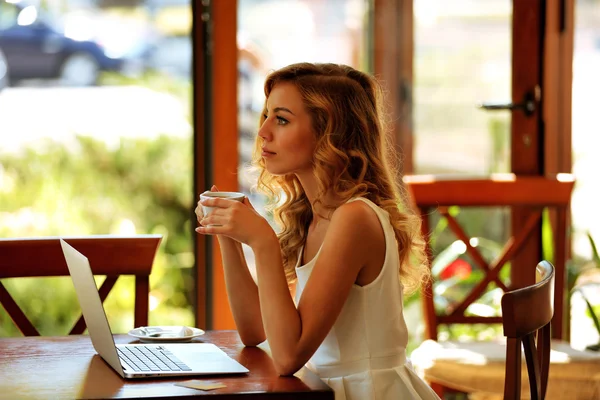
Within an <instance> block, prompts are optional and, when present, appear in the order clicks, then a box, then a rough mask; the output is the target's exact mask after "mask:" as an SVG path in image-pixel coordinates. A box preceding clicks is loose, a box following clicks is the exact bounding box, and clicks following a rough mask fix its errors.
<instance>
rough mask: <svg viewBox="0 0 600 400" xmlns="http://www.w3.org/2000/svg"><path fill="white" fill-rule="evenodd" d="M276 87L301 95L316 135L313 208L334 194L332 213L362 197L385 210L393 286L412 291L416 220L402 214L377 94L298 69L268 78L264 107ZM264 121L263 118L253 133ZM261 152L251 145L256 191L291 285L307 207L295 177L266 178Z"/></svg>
mask: <svg viewBox="0 0 600 400" xmlns="http://www.w3.org/2000/svg"><path fill="white" fill-rule="evenodd" d="M281 82H290V83H292V84H294V85H295V86H296V88H297V89H298V90H299V91H300V94H301V96H302V100H303V103H304V106H305V107H306V110H307V112H308V113H309V115H310V117H311V121H312V127H313V131H314V132H315V134H316V139H317V141H316V149H315V155H314V160H313V166H314V174H315V177H316V178H317V182H318V189H319V190H318V196H317V199H316V202H318V203H322V199H323V196H324V195H325V194H326V193H327V191H328V190H333V191H335V193H336V194H337V198H338V199H340V201H339V203H338V204H333V205H330V207H328V208H330V209H331V211H332V210H333V209H335V208H337V207H339V206H340V205H341V204H343V203H345V202H346V201H347V200H349V199H351V198H355V197H365V198H367V199H369V200H371V201H372V202H373V203H375V204H377V205H378V206H379V207H381V208H382V209H384V210H386V211H387V212H388V213H389V216H390V222H391V224H392V226H393V228H394V231H395V234H396V239H397V242H398V252H399V255H400V271H399V274H400V278H401V279H402V282H403V284H404V286H405V288H406V289H407V291H413V290H416V289H418V288H419V287H420V286H421V284H422V282H423V281H424V279H426V278H427V277H428V276H429V268H428V266H427V257H426V254H425V242H424V240H423V237H422V235H421V219H420V217H419V216H417V215H416V214H415V213H414V212H413V210H412V208H411V207H409V206H408V204H409V203H408V201H407V195H406V191H405V188H404V187H403V185H402V179H401V176H400V173H399V168H398V167H397V165H398V164H399V163H398V162H395V160H396V158H395V157H394V154H393V149H392V146H390V145H389V143H388V141H389V138H388V136H389V135H388V134H387V131H386V128H385V125H386V123H385V122H386V121H385V113H384V109H383V108H384V107H383V101H382V98H383V93H382V89H381V86H380V85H379V83H378V82H377V81H376V80H375V79H374V78H373V77H371V76H370V75H367V74H365V73H363V72H361V71H358V70H356V69H354V68H352V67H349V66H346V65H337V64H310V63H300V64H292V65H289V66H287V67H284V68H282V69H279V70H277V71H274V72H272V73H271V74H270V75H269V76H268V77H267V79H266V81H265V85H264V90H265V96H266V98H267V99H268V97H269V94H270V93H271V90H273V88H274V87H275V86H276V85H277V84H278V83H281ZM265 108H266V101H265ZM263 114H265V113H263ZM264 120H265V117H264V115H263V116H262V117H261V119H260V125H259V126H262V124H263V123H264ZM261 145H262V139H261V138H260V137H257V140H256V144H255V150H254V156H253V161H252V163H253V166H254V167H255V168H257V169H258V175H259V176H258V182H257V185H256V188H257V190H258V191H260V192H262V193H264V194H266V195H267V196H268V197H269V199H270V202H269V209H270V210H271V211H272V212H273V215H274V217H275V220H276V221H277V222H278V223H279V224H280V226H281V228H282V230H281V231H280V233H279V241H280V244H281V252H282V256H283V264H284V269H285V273H286V277H287V279H288V282H293V281H294V280H295V279H296V271H295V266H296V263H297V261H298V257H299V256H300V249H301V248H302V246H303V244H304V242H305V240H306V236H307V231H308V226H309V224H310V222H311V220H312V217H313V207H312V206H311V204H310V202H309V201H308V198H307V197H306V194H305V192H304V190H303V188H302V185H301V184H300V181H299V180H298V178H297V177H296V176H295V175H294V174H289V175H284V176H276V175H272V174H270V173H269V172H268V171H267V170H266V168H265V163H264V160H263V159H262V157H261Z"/></svg>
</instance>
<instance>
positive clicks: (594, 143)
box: [0, 0, 600, 347]
mask: <svg viewBox="0 0 600 400" xmlns="http://www.w3.org/2000/svg"><path fill="white" fill-rule="evenodd" d="M576 4H577V5H576V34H575V55H574V82H573V132H572V133H573V153H574V157H573V160H574V165H573V170H574V172H575V174H576V176H577V179H578V183H577V187H576V191H575V193H574V196H573V224H574V229H573V238H574V241H573V250H574V262H585V260H589V258H590V254H591V250H590V246H589V242H588V241H587V239H586V236H585V233H586V232H587V231H590V232H591V234H592V236H593V237H595V238H596V239H597V240H600V239H599V238H600V213H599V212H598V211H596V210H597V207H594V205H595V204H593V201H594V199H596V198H598V195H599V193H598V189H597V185H595V181H596V179H595V171H598V170H600V165H599V164H600V158H598V157H597V156H595V150H596V149H598V148H599V144H600V143H599V142H598V141H599V140H600V139H599V137H600V136H599V135H597V128H595V125H597V124H595V121H593V120H592V118H594V117H595V112H596V111H595V110H596V108H597V101H596V100H595V99H596V98H597V94H598V93H599V92H600V80H599V79H598V78H597V71H600V2H598V1H593V0H577V2H576ZM372 7H373V1H372V0H238V10H237V12H238V32H237V40H238V47H239V63H238V71H239V75H238V94H239V107H238V120H239V127H240V128H239V129H240V130H239V138H240V141H239V149H240V160H239V162H240V175H239V177H240V187H241V189H242V190H243V191H245V192H246V193H250V188H251V186H252V184H253V180H254V178H253V177H252V176H249V175H248V174H247V173H246V170H245V168H244V167H245V165H246V163H247V162H248V161H249V159H250V153H251V148H252V143H253V139H254V135H255V133H256V127H257V121H258V116H259V115H260V112H261V107H262V104H263V100H264V94H263V89H262V83H263V82H264V78H265V76H266V75H267V74H268V73H269V71H271V70H273V69H276V68H279V67H282V66H284V65H287V64H290V63H293V62H298V61H315V62H336V63H345V64H349V65H352V66H354V67H356V68H359V69H362V70H368V68H369V65H371V63H370V59H369V55H370V54H371V51H372V49H371V48H370V47H369V46H370V36H369V35H370V32H371V31H372V29H373V27H372V26H371V24H372V23H371V19H370V17H369V16H370V13H371V11H372ZM511 13H512V2H511V1H509V0H484V1H475V0H470V1H469V0H453V1H451V2H449V1H443V0H415V1H414V29H415V53H414V86H413V88H412V89H413V94H414V96H413V97H414V115H413V119H414V126H413V129H414V140H415V144H414V166H415V172H416V173H458V174H489V173H498V172H507V171H509V168H510V142H509V140H510V115H509V114H508V113H506V114H502V113H495V114H492V113H485V112H483V111H481V110H479V109H478V108H477V104H478V103H480V102H482V101H505V100H509V97H510V82H511V69H510V68H511V40H512V38H511V20H512V16H511ZM190 31H191V9H190V3H189V1H188V0H45V1H44V0H37V1H36V0H27V1H18V0H10V1H7V0H0V236H2V237H19V236H25V237H28V236H45V235H87V234H106V233H120V234H131V233H161V234H163V235H164V239H163V241H162V244H161V246H160V249H159V251H158V253H157V257H156V260H155V264H154V269H153V274H152V276H151V294H150V296H151V298H150V321H149V322H150V324H160V325H170V324H178V325H180V324H183V325H193V324H194V317H193V312H192V301H193V290H194V287H195V284H196V283H195V282H194V278H193V274H192V267H193V265H194V256H193V243H192V236H191V232H192V230H191V224H195V221H190V220H189V215H190V209H191V208H193V205H192V204H191V198H192V196H191V193H192V139H191V134H192V130H193V127H192V125H191V120H192V118H191V115H192V110H191V106H192V105H191V82H190V74H191V60H192V50H191V49H192V46H191V41H190ZM73 48H75V49H76V51H74V52H67V51H66V50H67V49H73ZM65 54H69V56H65ZM251 199H252V200H253V201H254V202H256V203H257V204H258V205H260V204H261V201H262V200H261V198H260V197H259V196H257V195H255V194H251ZM460 218H462V220H465V221H469V223H470V224H471V226H472V228H473V229H474V230H477V231H478V232H483V236H482V237H481V238H479V239H478V242H477V243H476V245H477V246H479V247H480V248H482V249H487V250H484V251H489V252H490V254H491V255H493V254H494V252H496V251H497V249H496V247H497V243H500V242H502V241H503V240H504V239H505V238H506V235H507V234H508V232H509V231H510V230H509V228H510V227H509V225H508V222H507V221H508V219H507V212H506V210H497V211H494V212H493V213H492V214H486V213H484V212H483V211H480V210H472V211H468V212H467V211H463V212H461V216H460ZM490 221H492V222H493V223H490ZM438 228H439V232H438V233H439V236H438V237H437V241H436V246H437V247H436V249H435V250H436V254H438V255H440V254H442V253H443V252H444V251H445V250H448V251H446V253H443V254H445V255H446V256H448V254H450V253H452V254H454V256H453V257H454V258H449V259H448V260H450V261H448V262H446V263H445V264H444V265H441V266H440V267H439V268H440V273H442V272H443V271H446V272H444V273H445V274H446V275H448V274H450V275H452V274H454V275H456V274H462V273H470V272H472V268H471V265H470V264H469V263H468V262H467V261H465V259H464V258H463V257H461V255H462V254H464V249H463V247H464V244H462V246H463V247H461V243H456V242H455V238H454V237H452V236H450V235H448V234H447V232H445V231H444V229H443V228H444V227H443V226H441V227H438ZM461 249H463V250H462V252H461ZM247 254H248V256H249V257H250V264H251V266H252V262H251V261H252V260H251V254H250V253H249V252H247ZM438 260H439V258H438ZM5 284H6V286H7V288H8V290H9V292H10V293H11V294H13V295H14V297H15V298H16V300H17V302H18V303H19V305H21V306H22V308H23V309H24V310H25V312H26V314H27V315H28V316H29V317H30V318H31V319H32V321H33V322H34V324H35V325H36V327H38V328H39V330H40V332H41V333H42V334H44V335H51V334H64V333H66V332H68V330H69V328H70V326H71V325H72V324H73V323H74V322H75V319H76V318H77V317H78V315H79V310H78V307H77V302H76V301H75V294H74V291H73V288H72V284H71V282H70V280H68V279H62V278H46V279H21V280H18V281H16V280H13V281H8V282H6V283H5ZM41 286H43V287H46V288H48V290H44V291H40V290H39V288H40V287H41ZM440 290H441V289H440ZM598 293H600V291H597V292H596V295H595V296H596V298H594V294H593V293H592V298H593V300H594V302H595V304H600V298H597V297H599V296H600V295H598ZM459 294H460V293H459ZM499 295H500V294H499V292H497V291H492V292H490V293H489V294H488V295H487V297H485V298H482V299H481V300H480V301H479V302H478V305H476V306H475V308H476V309H473V310H470V311H472V312H473V313H478V314H481V315H487V314H494V313H497V312H498V309H499V303H498V299H499ZM416 300H417V299H416V298H411V299H408V302H407V310H406V313H407V319H408V325H409V327H410V329H411V332H412V337H411V340H412V343H419V342H420V341H421V340H422V331H423V315H422V312H421V310H420V305H419V302H418V301H416ZM439 301H440V302H442V300H439ZM440 304H442V303H440ZM105 305H106V310H107V313H108V315H109V321H110V323H111V326H112V328H113V331H114V332H127V331H128V330H129V329H131V328H132V327H133V313H131V309H132V307H133V279H130V280H127V279H123V278H121V279H120V280H119V282H118V283H117V286H116V288H115V289H113V291H112V292H111V294H110V295H109V297H108V299H107V301H106V303H105ZM573 307H574V308H573V324H576V325H577V326H582V327H586V329H573V330H572V338H573V343H576V344H577V345H578V346H579V347H581V345H582V344H583V345H584V346H585V345H586V344H589V343H594V342H598V340H599V338H598V336H597V334H595V331H594V329H593V327H592V328H591V320H590V319H589V318H588V317H587V316H586V312H585V310H584V309H583V308H582V307H583V306H582V305H581V303H578V302H577V301H574V302H573ZM498 333H499V331H498V330H497V329H496V328H490V327H481V328H480V329H479V328H478V329H475V330H469V329H466V328H465V329H459V330H457V331H455V332H446V333H443V334H442V336H443V335H447V336H452V337H462V336H464V335H467V336H471V337H476V338H485V337H491V336H495V335H497V334H498ZM18 334H19V333H18V331H17V330H16V328H15V327H14V326H13V325H12V322H11V321H10V318H9V317H8V315H7V314H6V313H5V312H4V310H3V309H0V336H9V335H18ZM500 334H501V333H500ZM580 335H584V336H580Z"/></svg>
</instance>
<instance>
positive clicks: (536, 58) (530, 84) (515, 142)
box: [511, 0, 546, 288]
mask: <svg viewBox="0 0 600 400" xmlns="http://www.w3.org/2000/svg"><path fill="white" fill-rule="evenodd" d="M543 3H544V2H543V1H542V0H529V1H515V2H513V24H512V55H513V57H512V74H513V76H512V101H513V103H521V102H523V101H524V99H525V96H526V95H527V94H528V93H531V94H533V95H534V96H535V97H536V109H535V111H534V112H533V113H532V114H531V115H526V114H525V113H524V112H523V111H522V110H514V111H512V123H511V171H512V172H513V173H515V174H516V175H517V176H535V175H537V176H539V175H543V173H544V171H543V166H544V165H543V156H544V154H543V143H544V140H543V133H542V123H541V121H542V120H541V110H540V106H539V101H541V100H542V99H543V98H544V97H545V95H546V94H545V93H544V91H543V88H542V43H543V34H544V30H543V18H544V15H543V10H544V8H543ZM528 213H529V210H527V209H524V208H520V207H514V208H513V209H512V218H511V220H512V223H511V226H512V235H513V236H516V235H518V234H519V232H520V231H521V230H522V229H523V228H524V221H525V219H526V216H527V215H528ZM541 244H542V234H541V223H540V224H538V227H537V228H536V229H535V231H534V233H533V234H532V235H531V236H530V237H529V238H528V239H527V243H526V244H525V246H523V249H522V251H520V252H519V254H517V255H516V256H515V258H514V260H513V263H512V264H511V265H512V268H511V287H512V288H518V287H524V286H527V285H530V284H531V283H533V282H535V266H536V265H537V263H538V262H539V261H540V260H541V258H542V246H541Z"/></svg>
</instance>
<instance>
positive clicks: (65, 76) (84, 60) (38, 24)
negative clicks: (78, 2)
mask: <svg viewBox="0 0 600 400" xmlns="http://www.w3.org/2000/svg"><path fill="white" fill-rule="evenodd" d="M0 49H1V51H2V52H3V53H4V56H5V59H6V64H7V67H8V77H9V79H10V81H11V82H15V81H18V80H23V79H60V81H61V83H63V84H66V85H73V86H88V85H93V84H95V83H96V82H97V80H98V77H99V74H100V72H101V71H116V72H124V71H131V70H134V69H139V66H140V65H141V63H142V58H141V57H140V56H141V55H142V52H139V51H138V52H137V53H125V52H114V51H111V50H110V49H107V48H105V47H104V46H103V45H102V44H101V43H100V42H99V41H95V40H93V39H91V38H83V37H77V36H76V35H73V34H72V33H71V34H70V35H69V34H67V33H65V32H64V31H62V30H61V29H59V28H58V27H57V26H56V24H55V23H53V21H52V20H51V19H50V18H48V17H46V16H44V15H41V13H40V11H39V10H38V8H37V7H36V6H34V5H28V4H27V3H24V2H22V1H15V0H11V2H7V1H5V0H0Z"/></svg>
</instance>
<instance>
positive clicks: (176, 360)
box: [60, 239, 249, 378]
mask: <svg viewBox="0 0 600 400" xmlns="http://www.w3.org/2000/svg"><path fill="white" fill-rule="evenodd" d="M60 245H61V247H62V251H63V254H64V255H65V260H66V262H67V267H68V268H69V273H70V274H71V279H72V280H73V284H74V285H75V291H76V292H77V298H78V299H79V304H80V305H81V311H82V312H83V318H84V320H85V324H86V325H87V328H88V332H89V335H90V338H91V339H92V344H93V345H94V349H96V352H97V353H98V354H99V355H100V357H102V358H103V359H104V361H106V362H107V363H108V365H110V366H111V367H112V369H114V370H115V371H116V372H117V373H118V374H119V375H121V377H123V378H157V377H175V376H185V375H194V376H197V375H213V374H243V373H247V372H249V371H248V369H247V368H245V367H244V366H242V365H241V364H240V363H238V362H237V361H235V360H234V359H232V358H230V357H229V356H228V355H227V354H225V352H223V350H221V349H219V348H218V347H217V346H215V345H214V344H211V343H168V344H163V343H156V344H119V345H115V341H114V339H113V336H112V332H111V330H110V326H109V324H108V320H107V318H106V313H105V312H104V307H103V305H102V300H100V295H99V294H98V289H97V287H96V282H95V281H94V276H93V274H92V270H91V268H90V263H89V260H88V259H87V257H85V256H84V255H83V254H81V253H80V252H79V251H77V250H76V249H74V248H73V247H72V246H71V245H69V244H68V243H67V242H65V241H64V240H63V239H60Z"/></svg>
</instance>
